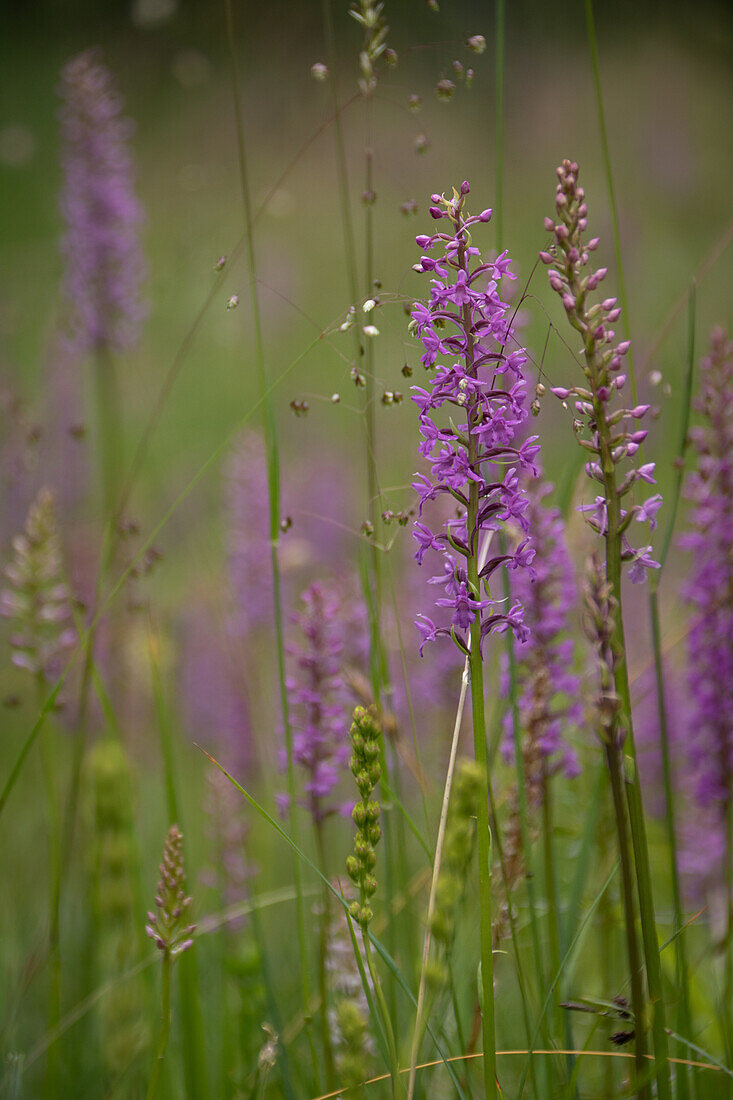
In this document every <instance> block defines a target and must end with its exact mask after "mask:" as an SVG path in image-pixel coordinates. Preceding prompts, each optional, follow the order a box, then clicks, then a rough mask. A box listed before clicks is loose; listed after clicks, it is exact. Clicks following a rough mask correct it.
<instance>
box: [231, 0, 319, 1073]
mask: <svg viewBox="0 0 733 1100" xmlns="http://www.w3.org/2000/svg"><path fill="white" fill-rule="evenodd" d="M225 8H226V24H227V39H228V44H229V54H230V60H231V66H232V94H233V100H234V114H235V119H236V129H237V152H238V159H239V175H240V184H241V191H242V207H243V212H244V221H245V230H246V234H247V246H246V255H247V267H248V271H249V290H250V300H251V304H252V327H253V333H254V342H255V362H256V367H257V379H258V383H259V390H260V400H261V402H262V406H263V420H264V429H265V447H266V451H267V489H268V498H269V511H270V564H271V569H272V590H273V604H274V618H275V640H276V646H277V669H278V684H279V694H280V708H281V712H282V718H283V729H284V733H285V752H286V757H287V788H288V823H289V827H290V831H291V833H292V834H293V835H295V833H296V831H297V830H296V825H295V805H296V803H295V793H296V792H295V766H294V761H293V731H292V727H291V724H290V705H289V700H288V689H287V683H286V674H285V640H284V632H283V613H282V594H281V582H280V561H279V554H278V549H279V536H280V460H279V452H278V441H277V427H276V423H275V413H274V410H273V406H272V400H271V398H270V392H269V389H268V385H267V371H266V369H265V355H264V344H263V339H262V324H261V319H260V308H259V296H258V292H257V265H256V261H255V253H254V235H253V218H252V205H251V201H250V194H249V179H248V174H247V159H246V151H245V142H244V118H243V112H242V104H241V98H240V93H239V74H238V68H237V53H236V45H235V34H234V15H233V12H232V0H225ZM293 874H294V876H295V891H296V912H297V924H298V949H299V950H298V954H299V956H300V981H301V993H302V998H303V1004H308V1002H309V1001H310V978H309V975H308V952H307V945H306V937H305V911H304V907H303V883H302V875H301V869H300V863H299V861H298V859H297V858H295V859H294V860H293ZM308 1041H309V1044H310V1049H311V1058H312V1062H313V1070H314V1074H315V1077H316V1082H318V1078H319V1072H318V1059H317V1056H316V1051H315V1045H314V1043H313V1036H312V1034H311V1031H310V1028H309V1029H308Z"/></svg>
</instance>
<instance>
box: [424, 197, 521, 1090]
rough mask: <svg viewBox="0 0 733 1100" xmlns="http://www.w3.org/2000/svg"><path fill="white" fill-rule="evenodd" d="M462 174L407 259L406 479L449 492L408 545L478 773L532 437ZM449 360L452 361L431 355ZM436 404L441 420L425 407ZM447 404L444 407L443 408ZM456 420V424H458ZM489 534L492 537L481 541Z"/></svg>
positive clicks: (486, 1012) (488, 1006)
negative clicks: (411, 471) (491, 638)
mask: <svg viewBox="0 0 733 1100" xmlns="http://www.w3.org/2000/svg"><path fill="white" fill-rule="evenodd" d="M469 190H470V188H469V185H468V183H466V182H464V183H463V184H461V188H460V191H456V190H455V189H454V191H453V195H452V197H451V198H450V199H446V198H444V197H443V196H441V195H433V196H432V202H433V205H432V206H431V208H430V213H431V216H432V217H433V218H434V219H435V220H436V221H447V222H448V223H449V226H450V232H440V233H435V234H433V235H432V236H420V237H418V238H417V243H418V245H419V246H420V247H421V248H422V249H423V250H424V253H428V252H430V251H432V250H433V249H434V248H435V247H436V245H437V246H439V247H441V248H442V251H443V254H442V256H441V257H440V258H438V259H433V258H432V257H430V256H429V255H427V254H424V255H423V256H422V258H421V260H420V262H419V263H418V264H416V265H415V269H416V270H417V271H420V272H430V273H431V274H433V276H434V278H433V282H432V290H431V294H430V302H429V304H428V305H424V304H422V303H416V304H415V306H414V309H413V313H412V323H411V327H412V329H413V330H414V331H415V333H416V334H417V336H418V337H419V338H420V340H421V342H422V345H423V355H422V363H423V366H424V367H425V369H426V370H428V371H431V372H433V373H434V377H433V379H432V384H431V388H430V389H429V390H426V389H423V388H421V387H419V386H415V387H413V389H414V391H415V392H414V396H413V400H414V401H415V403H416V404H417V406H418V408H419V410H420V434H421V435H422V437H423V442H422V443H421V445H420V452H421V454H423V455H424V456H425V457H426V458H428V459H430V461H431V477H426V476H425V475H422V474H420V475H418V476H417V480H416V482H415V483H414V487H415V489H416V490H417V492H418V493H419V495H420V503H419V513H420V515H422V509H423V506H424V505H425V503H426V502H427V501H428V500H434V499H435V498H436V497H438V496H439V495H441V494H449V495H450V496H451V497H452V498H453V499H454V500H455V501H456V503H457V505H458V508H457V516H456V518H455V519H451V520H449V522H448V523H447V524H446V527H445V530H444V531H442V532H440V533H436V532H433V531H431V530H430V529H429V528H428V527H427V526H426V524H424V523H423V522H421V520H418V521H417V522H416V524H415V531H414V535H415V539H416V540H417V543H418V550H417V553H416V555H415V557H416V559H417V561H418V562H419V563H422V561H423V558H424V556H425V554H427V553H428V552H429V551H430V552H431V553H438V554H439V555H440V556H441V558H442V573H441V574H440V575H438V576H436V577H434V578H433V583H435V584H439V585H442V586H444V589H445V595H444V596H443V597H441V598H439V599H438V600H437V601H436V604H437V606H438V607H440V608H446V609H447V610H448V611H450V612H451V622H450V626H440V625H436V623H434V622H433V621H432V620H431V619H429V618H428V617H427V616H425V615H421V616H420V617H419V618H418V620H417V622H416V625H417V627H418V630H419V631H420V634H421V636H422V641H421V645H420V651H421V652H422V650H423V648H424V646H425V645H426V643H427V642H429V641H432V640H433V639H435V638H437V637H439V636H440V635H448V636H450V637H451V638H452V640H453V641H454V642H455V644H456V645H457V646H458V648H459V649H460V650H461V651H462V652H463V653H464V654H465V655H466V656H467V657H468V658H469V665H470V674H471V700H472V708H473V731H474V752H475V758H476V764H477V765H478V767H479V769H480V771H481V774H483V775H487V760H486V723H485V715H484V692H483V665H482V656H481V650H482V644H483V640H484V638H486V637H487V636H488V635H489V634H491V633H493V632H504V631H506V630H507V629H511V630H513V631H514V633H515V635H516V636H517V637H518V638H520V639H525V638H526V637H527V629H526V627H525V626H524V625H523V622H522V617H523V616H522V608H521V606H520V605H519V604H518V603H517V604H514V605H513V606H512V607H511V608H508V607H505V606H504V605H503V602H502V600H501V599H499V598H496V597H493V596H492V595H491V589H490V587H489V582H490V579H491V577H492V576H493V574H494V573H496V572H497V570H499V569H501V568H502V567H503V568H508V569H512V570H514V569H527V568H529V567H530V563H531V561H532V557H533V554H534V551H533V550H532V549H531V547H530V546H529V542H528V539H527V538H523V539H522V541H520V543H519V545H518V546H517V547H516V549H515V550H514V551H512V552H511V553H498V554H496V553H495V554H493V555H492V554H491V552H489V553H488V554H486V555H485V562H484V563H483V564H480V549H481V548H480V545H479V544H480V542H481V541H482V534H483V538H484V539H491V538H492V537H493V535H494V534H495V533H496V532H499V531H501V530H502V527H503V525H504V524H505V523H506V522H507V521H509V520H511V521H513V522H514V523H515V524H516V525H517V526H518V527H519V528H520V529H521V530H522V531H523V532H524V533H525V534H526V532H527V529H528V521H527V517H526V511H527V496H526V492H525V491H524V489H523V488H522V487H521V485H520V478H519V475H520V473H521V472H522V471H524V470H527V471H530V472H532V473H535V472H536V468H535V465H534V455H535V454H536V452H537V450H538V447H537V446H536V444H535V438H536V437H529V438H525V439H524V440H522V442H519V441H518V440H517V439H516V438H515V437H516V436H517V435H518V433H519V430H520V428H521V426H522V425H523V423H524V421H525V420H526V419H527V416H528V411H527V408H526V402H525V397H526V386H525V382H524V379H523V377H522V367H523V365H524V363H525V361H526V358H525V355H524V353H523V351H521V350H515V351H512V352H510V353H506V352H505V350H504V349H505V348H506V346H507V344H508V342H509V340H510V338H511V335H512V332H511V324H510V321H509V319H508V316H507V314H508V308H509V307H508V306H507V304H506V303H505V302H503V301H502V299H501V297H500V296H499V292H498V287H499V284H500V281H501V279H502V278H503V277H505V276H506V277H509V278H512V277H513V276H512V275H511V273H510V272H509V264H510V260H509V258H508V256H507V254H506V253H502V254H501V255H500V256H499V257H498V258H497V259H496V260H495V261H494V262H489V263H482V262H481V259H480V256H479V250H478V249H477V248H476V247H475V246H474V245H473V244H472V239H471V232H470V230H471V227H472V226H474V225H479V224H483V223H486V222H488V221H489V219H490V217H491V211H490V210H484V211H482V212H481V213H480V214H478V215H476V216H473V217H472V216H470V215H469V214H468V212H467V211H466V210H465V209H464V207H465V201H466V196H467V195H468V193H469ZM443 357H446V358H448V359H449V360H452V362H451V365H450V366H445V365H442V364H438V365H436V363H437V360H438V358H443ZM438 412H442V414H443V415H442V418H441V421H440V424H438V423H436V422H435V420H434V419H433V417H434V415H435V414H436V413H438ZM446 413H447V414H448V415H447V416H446V415H445V414H446ZM459 424H460V426H459ZM485 545H486V546H488V542H487V543H486V544H485ZM490 844H491V838H490V832H489V816H488V801H487V797H486V795H485V794H484V796H482V797H481V798H479V800H478V858H479V888H480V903H481V1002H482V1013H481V1017H482V1029H483V1046H484V1058H483V1066H484V1085H485V1091H486V1096H487V1097H496V1096H497V1095H498V1092H499V1086H498V1082H497V1078H496V1040H495V1027H494V979H493V956H492V926H491V880H490Z"/></svg>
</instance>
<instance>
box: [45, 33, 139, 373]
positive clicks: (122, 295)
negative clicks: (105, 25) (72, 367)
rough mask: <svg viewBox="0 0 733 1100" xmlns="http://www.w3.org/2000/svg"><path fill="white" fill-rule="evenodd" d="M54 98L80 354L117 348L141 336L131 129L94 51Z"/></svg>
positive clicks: (71, 67)
mask: <svg viewBox="0 0 733 1100" xmlns="http://www.w3.org/2000/svg"><path fill="white" fill-rule="evenodd" d="M59 93H60V95H61V98H62V100H63V106H62V109H61V137H62V142H63V152H62V161H63V172H64V184H63V192H62V197H61V210H62V213H63V216H64V220H65V222H66V233H65V236H64V240H63V246H62V250H63V254H64V258H65V260H66V273H65V279H64V286H65V293H66V296H67V298H68V301H69V303H70V305H71V307H72V310H73V318H72V339H73V344H74V347H75V349H76V350H77V351H78V352H85V351H89V350H99V349H119V348H124V347H128V346H129V345H131V344H133V343H134V342H135V340H136V339H137V337H138V334H139V331H140V324H141V322H142V320H143V317H144V309H143V307H142V304H141V300H140V283H141V280H142V278H143V276H144V272H145V267H144V262H143V258H142V252H141V249H140V242H139V239H138V228H139V225H140V222H141V221H142V210H141V207H140V205H139V203H138V200H137V198H136V196H135V192H134V186H133V176H134V166H133V158H132V153H131V150H130V138H131V136H132V132H133V124H132V123H131V121H130V120H129V119H126V118H124V117H123V116H122V100H121V98H120V95H119V92H118V90H117V87H116V84H115V81H114V78H113V77H112V74H111V73H110V72H109V70H108V69H107V68H106V67H105V66H104V64H103V63H102V61H101V55H100V53H99V51H97V50H87V51H85V52H84V53H81V54H78V55H77V56H76V57H74V58H72V60H71V61H69V62H68V64H67V65H65V67H64V68H63V70H62V72H61V84H60V88H59Z"/></svg>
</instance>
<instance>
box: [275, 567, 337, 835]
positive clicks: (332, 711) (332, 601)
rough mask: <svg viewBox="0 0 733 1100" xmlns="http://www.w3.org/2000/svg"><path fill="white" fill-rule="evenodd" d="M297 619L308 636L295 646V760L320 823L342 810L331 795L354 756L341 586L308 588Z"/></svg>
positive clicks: (309, 804)
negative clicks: (337, 587)
mask: <svg viewBox="0 0 733 1100" xmlns="http://www.w3.org/2000/svg"><path fill="white" fill-rule="evenodd" d="M292 618H293V622H294V623H295V624H296V625H297V626H298V627H299V628H300V633H301V635H302V640H301V642H300V644H299V645H291V646H289V653H290V655H291V658H292V668H293V673H292V675H291V677H290V678H289V680H288V690H289V692H290V701H291V707H292V710H291V721H292V727H293V759H294V761H295V763H296V764H298V765H300V767H301V768H303V770H304V771H305V773H306V776H307V778H306V782H305V792H306V796H305V799H304V803H303V804H304V806H305V807H306V809H307V810H308V811H309V813H310V814H311V816H312V818H313V820H314V822H315V823H316V824H317V825H318V824H320V823H321V822H322V821H323V820H324V819H325V818H326V817H328V816H329V815H330V814H332V813H334V812H337V811H338V809H339V807H338V806H335V805H329V804H328V803H327V802H326V800H327V799H328V797H329V796H330V795H331V793H332V791H333V789H334V787H335V786H336V784H337V783H338V780H339V778H340V775H341V772H342V771H343V770H344V769H345V768H346V766H347V765H348V762H349V757H350V755H351V746H350V743H349V736H348V730H349V722H348V709H349V692H348V688H347V684H346V681H345V676H344V639H345V635H346V631H347V621H346V615H345V609H344V608H343V607H342V605H341V601H340V599H339V595H338V592H337V590H336V589H335V588H334V587H333V586H327V585H325V584H322V583H320V582H318V581H315V582H314V583H313V584H311V585H309V587H308V588H306V590H305V592H304V593H303V595H302V597H301V609H300V610H299V611H298V612H297V613H296V614H294V615H293V617H292Z"/></svg>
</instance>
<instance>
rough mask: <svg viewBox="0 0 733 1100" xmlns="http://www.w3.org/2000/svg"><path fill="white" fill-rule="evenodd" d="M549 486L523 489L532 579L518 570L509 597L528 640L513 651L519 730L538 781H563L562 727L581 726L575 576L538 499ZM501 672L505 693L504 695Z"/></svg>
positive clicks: (559, 523)
mask: <svg viewBox="0 0 733 1100" xmlns="http://www.w3.org/2000/svg"><path fill="white" fill-rule="evenodd" d="M551 491H552V486H551V485H547V484H545V485H542V486H539V485H538V484H537V483H534V482H529V483H528V485H527V492H528V497H529V505H528V508H527V519H528V521H529V524H530V529H531V531H532V546H533V547H534V549H535V551H536V553H535V556H534V558H533V562H532V565H533V572H534V576H533V575H532V574H530V572H529V571H528V570H526V569H518V570H517V572H516V577H515V579H514V580H513V583H512V594H513V595H514V596H516V598H517V599H518V600H519V602H520V603H521V605H522V607H523V608H524V622H525V624H526V626H528V627H529V631H530V633H529V636H528V637H527V638H525V639H523V640H519V641H518V642H517V644H516V646H515V655H516V662H517V663H516V678H517V688H518V704H519V715H520V721H521V728H522V731H523V733H524V736H525V738H526V740H527V741H528V742H530V743H531V745H532V751H531V753H530V755H531V757H532V758H533V759H535V758H537V763H538V765H539V766H541V769H542V771H543V772H544V774H546V775H547V774H551V773H552V772H553V771H554V770H555V769H556V768H562V770H563V771H564V772H565V775H566V776H567V777H568V778H572V777H574V776H576V775H578V773H579V770H580V769H579V765H578V760H577V757H576V755H575V752H574V751H573V749H572V748H570V747H569V746H568V745H567V743H566V741H565V740H564V737H563V734H564V733H566V732H567V729H568V727H569V726H572V725H575V724H577V723H578V722H579V721H580V720H581V719H582V709H581V706H580V701H579V696H580V678H579V677H578V676H577V675H576V674H575V673H574V672H573V671H572V665H573V642H572V639H571V638H570V636H569V633H570V629H571V626H572V623H571V616H572V612H573V609H574V608H575V607H576V605H577V591H576V586H575V571H574V569H573V564H572V562H571V560H570V555H569V553H568V550H567V546H566V543H565V524H564V523H563V520H562V516H561V515H560V512H559V511H558V509H557V508H550V507H547V506H546V505H545V504H544V503H543V499H544V497H545V496H546V495H547V494H548V493H550V492H551ZM508 679H509V678H508V672H507V670H506V668H505V669H504V675H503V681H504V688H505V690H508ZM511 722H512V716H511V714H508V715H507V725H508V736H507V738H506V740H505V752H506V755H508V756H509V757H512V756H513V753H514V744H513V737H512V733H511Z"/></svg>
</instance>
